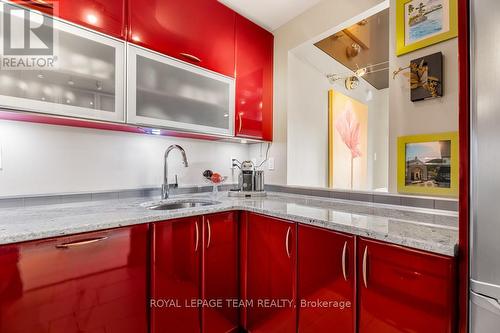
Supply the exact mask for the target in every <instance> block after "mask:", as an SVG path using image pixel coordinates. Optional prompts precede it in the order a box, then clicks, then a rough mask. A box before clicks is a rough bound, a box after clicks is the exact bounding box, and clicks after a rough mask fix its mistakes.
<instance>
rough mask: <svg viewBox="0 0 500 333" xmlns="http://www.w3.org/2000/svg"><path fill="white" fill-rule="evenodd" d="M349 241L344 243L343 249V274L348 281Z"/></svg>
mask: <svg viewBox="0 0 500 333" xmlns="http://www.w3.org/2000/svg"><path fill="white" fill-rule="evenodd" d="M346 252H347V241H346V242H345V243H344V248H343V249H342V275H344V280H346V281H347V272H346V256H347V253H346Z"/></svg>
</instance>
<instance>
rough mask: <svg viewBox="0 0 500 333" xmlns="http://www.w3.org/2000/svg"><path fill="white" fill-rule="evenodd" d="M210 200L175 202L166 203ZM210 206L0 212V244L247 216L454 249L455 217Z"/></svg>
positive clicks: (355, 208) (286, 204)
mask: <svg viewBox="0 0 500 333" xmlns="http://www.w3.org/2000/svg"><path fill="white" fill-rule="evenodd" d="M187 197H196V198H205V199H213V198H212V197H211V195H210V194H197V195H190V196H177V197H175V198H173V199H172V200H176V199H181V198H187ZM216 199H217V200H218V201H219V202H220V203H218V204H215V205H212V206H204V207H196V208H188V209H181V210H171V211H161V210H149V209H146V208H145V207H144V203H145V201H148V204H152V203H155V202H158V200H156V201H155V200H153V201H152V200H151V199H149V200H148V199H147V198H131V199H121V200H103V201H98V202H79V203H67V204H56V205H44V206H32V207H23V208H7V209H2V210H0V244H8V243H16V242H22V241H28V240H35V239H42V238H48V237H54V236H62V235H71V234H75V233H81V232H88V231H95V230H102V229H109V228H116V227H120V226H127V225H134V224H140V223H147V222H155V221H163V220H168V219H172V218H179V217H185V216H193V215H202V214H211V213H216V212H222V211H229V210H247V211H252V212H256V213H262V214H265V215H269V216H274V217H279V218H283V219H287V220H290V221H296V222H300V223H305V224H310V225H315V226H320V227H324V228H327V229H331V230H337V231H342V232H346V233H350V234H355V235H360V236H364V237H368V238H372V239H378V240H383V241H386V242H389V243H394V244H398V245H403V246H408V247H412V248H416V249H421V250H426V251H430V252H434V253H438V254H444V255H448V256H454V255H455V254H456V248H457V244H458V217H457V213H455V212H449V211H438V210H429V209H418V208H405V207H401V206H397V207H396V206H389V205H381V204H373V203H361V202H360V203H358V202H353V201H343V200H335V199H323V198H316V197H311V196H302V195H294V194H282V193H270V194H269V195H268V197H266V198H255V199H238V198H229V197H227V194H226V193H220V194H219V196H218V197H217V198H216Z"/></svg>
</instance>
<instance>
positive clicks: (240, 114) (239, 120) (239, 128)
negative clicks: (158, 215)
mask: <svg viewBox="0 0 500 333" xmlns="http://www.w3.org/2000/svg"><path fill="white" fill-rule="evenodd" d="M242 115H243V112H240V113H238V122H239V125H238V133H240V132H241V128H242V127H243V119H242V118H241V116H242Z"/></svg>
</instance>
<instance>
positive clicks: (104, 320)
mask: <svg viewBox="0 0 500 333" xmlns="http://www.w3.org/2000/svg"><path fill="white" fill-rule="evenodd" d="M147 242H148V225H146V224H145V225H138V226H133V227H127V228H120V229H113V230H107V231H99V232H93V233H88V234H81V235H75V236H69V237H59V238H52V239H47V240H40V241H31V242H26V243H19V244H13V245H4V246H0V332H2V333H14V332H15V333H49V332H50V333H73V332H74V333H82V332H84V333H86V332H89V333H90V332H106V333H114V332H116V333H123V332H127V333H141V332H143V333H145V332H147V311H146V309H147V298H146V297H147V295H146V277H147V269H146V267H147Z"/></svg>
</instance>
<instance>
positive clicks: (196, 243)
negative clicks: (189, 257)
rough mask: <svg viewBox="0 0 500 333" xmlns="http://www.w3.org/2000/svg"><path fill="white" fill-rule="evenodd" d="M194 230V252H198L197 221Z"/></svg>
mask: <svg viewBox="0 0 500 333" xmlns="http://www.w3.org/2000/svg"><path fill="white" fill-rule="evenodd" d="M194 230H195V242H194V252H196V251H198V243H199V241H200V230H199V229H198V221H196V222H195V223H194Z"/></svg>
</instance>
